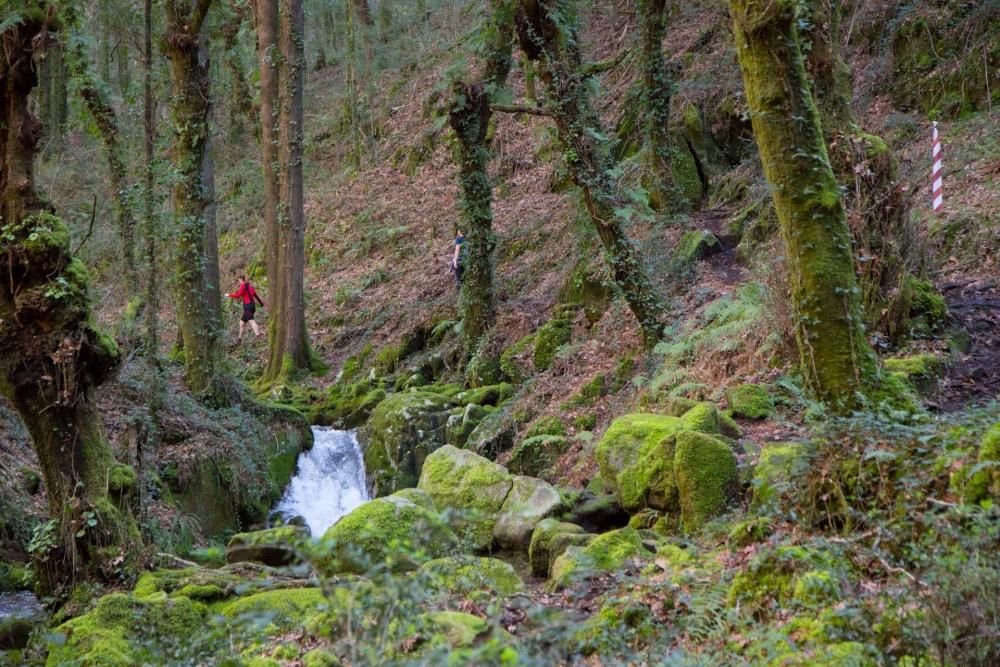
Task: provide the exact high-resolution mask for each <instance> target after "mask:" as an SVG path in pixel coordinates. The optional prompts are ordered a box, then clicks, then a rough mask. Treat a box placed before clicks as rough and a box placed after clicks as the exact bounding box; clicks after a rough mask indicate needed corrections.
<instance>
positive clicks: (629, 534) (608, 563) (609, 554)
mask: <svg viewBox="0 0 1000 667" xmlns="http://www.w3.org/2000/svg"><path fill="white" fill-rule="evenodd" d="M652 556H653V553H652V552H651V551H649V550H648V549H647V548H646V547H645V546H644V545H643V540H642V536H641V535H640V534H639V531H638V530H636V529H634V528H620V529H618V530H613V531H611V532H608V533H604V534H602V535H598V536H597V537H594V538H593V539H591V540H590V541H589V542H588V543H587V545H586V546H583V547H575V546H571V547H568V548H567V549H566V550H565V551H564V552H563V553H562V554H561V555H560V556H558V557H557V558H556V559H555V561H553V563H552V568H551V575H550V578H549V589H550V590H558V589H560V588H562V587H564V586H567V585H568V584H570V583H572V582H573V581H574V580H577V579H582V578H585V577H587V576H589V575H592V574H595V573H600V572H612V571H614V570H617V569H619V568H621V567H622V566H623V565H625V563H626V562H628V561H629V560H630V559H633V558H643V559H646V558H651V557H652Z"/></svg>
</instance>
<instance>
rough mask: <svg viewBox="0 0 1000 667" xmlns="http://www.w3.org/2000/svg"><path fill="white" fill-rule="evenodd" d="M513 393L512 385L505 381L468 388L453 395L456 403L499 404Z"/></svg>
mask: <svg viewBox="0 0 1000 667" xmlns="http://www.w3.org/2000/svg"><path fill="white" fill-rule="evenodd" d="M513 395H514V387H513V386H511V385H509V384H507V383H506V382H503V383H500V384H494V385H490V386H487V387H479V388H478V389H469V390H466V391H463V392H461V393H459V394H458V395H457V396H455V398H454V401H455V403H457V404H458V405H469V404H470V403H473V404H475V405H500V404H501V403H503V402H504V401H506V400H507V399H509V398H511V397H512V396H513Z"/></svg>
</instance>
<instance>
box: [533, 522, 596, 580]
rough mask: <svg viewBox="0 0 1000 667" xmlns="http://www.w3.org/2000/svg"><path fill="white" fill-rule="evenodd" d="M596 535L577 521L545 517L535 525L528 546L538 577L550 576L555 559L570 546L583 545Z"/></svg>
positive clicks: (534, 570) (534, 571)
mask: <svg viewBox="0 0 1000 667" xmlns="http://www.w3.org/2000/svg"><path fill="white" fill-rule="evenodd" d="M592 537H594V536H593V535H590V534H588V533H587V532H585V531H584V530H583V528H582V527H580V526H578V525H576V524H575V523H568V522H566V521H557V520H556V519H543V520H542V521H540V522H539V523H538V525H537V526H535V530H534V532H533V533H532V534H531V544H530V546H529V547H528V563H529V564H530V565H531V573H532V574H533V575H535V576H536V577H548V576H549V571H550V569H551V567H552V563H553V561H555V559H556V558H558V557H559V556H560V555H562V553H563V552H564V551H566V549H568V548H569V547H582V546H584V545H586V544H587V542H589V541H590V539H591V538H592Z"/></svg>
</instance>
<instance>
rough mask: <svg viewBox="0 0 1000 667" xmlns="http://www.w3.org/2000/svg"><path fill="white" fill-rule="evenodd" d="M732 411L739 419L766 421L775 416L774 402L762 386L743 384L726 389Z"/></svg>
mask: <svg viewBox="0 0 1000 667" xmlns="http://www.w3.org/2000/svg"><path fill="white" fill-rule="evenodd" d="M726 400H727V401H728V402H729V409H730V411H731V412H732V413H733V414H734V415H736V416H737V417H746V418H747V419H766V418H768V417H770V416H771V415H772V414H774V400H773V399H772V398H771V393H770V392H769V391H768V389H767V387H765V386H764V385H762V384H741V385H737V386H735V387H729V388H728V389H726Z"/></svg>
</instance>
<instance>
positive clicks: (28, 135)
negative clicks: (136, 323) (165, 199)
mask: <svg viewBox="0 0 1000 667" xmlns="http://www.w3.org/2000/svg"><path fill="white" fill-rule="evenodd" d="M44 16H45V15H44V13H43V12H42V11H41V10H40V9H35V11H32V10H29V11H28V12H26V14H25V16H24V17H23V20H22V21H21V23H20V24H18V25H15V26H12V27H10V28H8V29H7V30H5V31H4V32H3V34H2V35H0V42H2V44H0V47H2V48H0V53H2V58H0V221H2V222H0V266H2V269H0V274H2V276H3V278H2V279H0V349H3V354H2V355H0V394H2V395H3V396H4V397H5V398H6V399H7V400H8V401H10V403H11V404H12V405H13V406H14V408H15V409H16V410H17V411H18V413H19V414H20V415H21V418H22V420H23V421H24V423H25V425H26V426H27V428H28V432H29V433H30V434H31V437H32V441H33V444H34V447H35V451H36V453H37V455H38V461H39V464H40V466H41V468H42V474H43V477H44V479H45V487H46V492H47V495H48V501H49V510H50V513H51V515H52V517H53V518H54V519H55V521H56V530H55V533H54V538H55V544H56V546H55V548H54V549H53V550H52V551H50V552H45V553H41V554H36V555H37V556H38V557H39V561H38V562H37V565H39V567H38V568H37V569H38V573H39V575H40V584H41V586H42V588H43V589H45V590H46V591H48V592H57V593H58V592H61V591H64V587H68V586H69V585H70V583H71V582H72V581H73V580H74V579H75V578H76V577H78V576H81V575H87V574H98V573H101V574H105V575H111V574H112V569H113V568H114V567H115V566H114V565H113V564H112V561H113V558H114V556H116V555H118V554H121V555H123V556H126V557H127V560H128V561H130V560H131V559H132V557H133V556H134V555H135V554H136V552H137V551H138V549H139V547H140V546H141V544H140V541H139V539H138V533H137V530H136V527H135V522H134V519H133V517H132V515H131V512H130V511H129V509H128V506H127V503H124V502H122V503H120V502H118V501H123V500H124V497H123V496H122V495H117V496H116V493H115V492H109V480H108V477H109V473H110V470H111V468H112V467H113V464H114V458H113V455H112V452H111V446H110V443H109V442H108V439H107V436H106V434H105V432H104V427H103V424H102V423H101V420H100V416H99V415H98V413H97V405H96V402H95V396H94V394H95V389H96V387H97V386H99V385H100V384H101V383H102V382H104V381H105V380H106V379H107V378H108V377H110V375H111V374H112V372H113V371H114V370H115V368H116V367H117V364H118V352H117V348H116V347H115V344H114V341H112V340H111V339H110V338H108V337H107V336H106V335H105V334H103V333H101V332H100V331H98V330H97V329H96V327H95V326H94V324H93V320H92V317H91V302H90V294H89V287H88V276H87V270H86V268H85V267H84V266H83V264H82V263H81V262H80V261H79V260H78V259H75V258H73V256H72V254H71V253H70V249H69V247H70V243H69V241H70V239H69V231H68V229H67V228H66V225H65V224H64V223H63V221H62V220H61V219H60V218H59V217H58V216H56V215H54V213H53V212H52V211H51V209H50V208H49V207H48V206H47V205H46V204H45V203H44V202H43V201H42V200H41V198H40V197H39V196H38V195H37V193H36V191H35V183H34V171H33V160H34V153H35V148H36V144H37V142H38V138H39V135H40V129H41V128H40V125H39V124H38V122H37V120H36V119H35V118H34V117H33V116H32V114H31V113H30V111H29V109H28V95H29V93H30V92H31V90H32V88H34V87H35V85H36V84H37V78H36V72H35V68H34V63H33V62H32V52H33V51H34V50H35V49H36V47H37V46H39V45H44V43H45V41H46V39H47V35H46V27H45V26H46V23H47V21H46V20H45V18H44ZM42 48H44V46H43V47H42ZM119 491H120V492H124V491H125V490H124V489H119Z"/></svg>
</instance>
